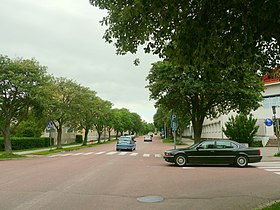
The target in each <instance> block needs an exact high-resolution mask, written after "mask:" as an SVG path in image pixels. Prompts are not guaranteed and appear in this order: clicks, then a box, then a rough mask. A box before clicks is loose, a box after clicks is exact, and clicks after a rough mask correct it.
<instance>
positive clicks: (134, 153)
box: [130, 152, 138, 156]
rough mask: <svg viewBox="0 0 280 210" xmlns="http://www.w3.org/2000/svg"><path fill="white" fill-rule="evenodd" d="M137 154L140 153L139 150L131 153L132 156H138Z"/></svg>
mask: <svg viewBox="0 0 280 210" xmlns="http://www.w3.org/2000/svg"><path fill="white" fill-rule="evenodd" d="M136 155H138V153H137V152H133V153H131V154H130V156H136Z"/></svg>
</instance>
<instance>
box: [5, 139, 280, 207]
mask: <svg viewBox="0 0 280 210" xmlns="http://www.w3.org/2000/svg"><path fill="white" fill-rule="evenodd" d="M136 141H137V142H136V144H137V147H136V150H135V151H133V152H130V151H129V152H127V151H120V152H117V151H115V144H116V143H115V142H114V143H111V144H104V145H99V146H96V147H91V148H86V149H81V150H78V151H71V152H65V153H59V154H54V155H49V156H42V157H41V156H40V157H32V158H27V159H17V160H5V161H0V168H1V179H0V209H1V210H2V209H3V210H9V209H18V210H25V209H28V210H29V209H31V210H39V209H42V210H43V209H44V210H45V209H46V210H64V209H65V210H66V209H67V210H71V209H73V210H74V209H75V210H77V209H82V210H87V209H98V210H102V209H104V210H105V209H106V210H107V209H108V210H109V209H122V210H126V209H127V210H130V209H133V210H134V209H139V210H140V209H153V210H154V209H161V210H162V209H168V210H170V209H172V210H173V209H182V210H183V209H184V210H185V209H191V210H193V209H194V210H195V209H199V210H201V209H206V210H208V209H209V210H212V209H213V210H214V209H215V210H217V209H221V210H226V209H241V210H242V209H244V210H247V209H254V208H256V207H258V206H261V205H265V204H267V203H269V202H271V201H274V200H279V199H280V174H279V173H278V172H277V170H269V169H275V168H277V167H278V169H279V170H280V161H278V162H261V163H256V164H249V166H248V167H247V168H236V167H232V166H186V167H182V168H180V167H176V166H175V165H173V164H169V163H167V162H165V161H164V160H163V158H162V154H163V152H164V150H166V149H170V148H173V144H168V143H167V144H163V143H162V142H161V139H160V137H159V136H155V137H154V138H153V142H143V137H139V138H137V139H136ZM178 147H183V146H178ZM146 196H147V197H146ZM157 199H158V200H157ZM143 201H146V202H143ZM157 201H158V202H157Z"/></svg>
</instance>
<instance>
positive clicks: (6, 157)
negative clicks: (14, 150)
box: [0, 152, 26, 159]
mask: <svg viewBox="0 0 280 210" xmlns="http://www.w3.org/2000/svg"><path fill="white" fill-rule="evenodd" d="M25 157H26V156H25V155H17V154H12V155H5V154H4V153H3V152H1V153H0V159H12V158H25Z"/></svg>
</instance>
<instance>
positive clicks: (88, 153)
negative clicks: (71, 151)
mask: <svg viewBox="0 0 280 210" xmlns="http://www.w3.org/2000/svg"><path fill="white" fill-rule="evenodd" d="M93 153H94V152H87V153H84V154H83V155H91V154H93Z"/></svg>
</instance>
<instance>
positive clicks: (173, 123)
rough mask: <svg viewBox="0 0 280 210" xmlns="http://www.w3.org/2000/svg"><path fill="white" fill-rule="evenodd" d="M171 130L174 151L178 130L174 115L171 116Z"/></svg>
mask: <svg viewBox="0 0 280 210" xmlns="http://www.w3.org/2000/svg"><path fill="white" fill-rule="evenodd" d="M171 128H172V131H173V132H174V149H176V131H177V128H178V120H177V116H176V114H172V115H171Z"/></svg>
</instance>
